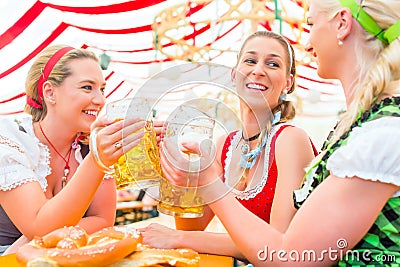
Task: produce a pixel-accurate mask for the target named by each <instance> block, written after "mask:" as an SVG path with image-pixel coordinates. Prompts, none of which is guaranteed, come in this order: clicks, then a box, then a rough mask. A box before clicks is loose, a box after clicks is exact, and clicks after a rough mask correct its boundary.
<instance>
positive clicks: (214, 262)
mask: <svg viewBox="0 0 400 267" xmlns="http://www.w3.org/2000/svg"><path fill="white" fill-rule="evenodd" d="M0 266H1V267H18V263H17V259H16V257H15V254H9V255H6V256H0ZM232 266H233V260H232V258H230V257H224V256H216V255H209V254H200V267H232Z"/></svg>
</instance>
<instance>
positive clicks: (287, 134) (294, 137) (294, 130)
mask: <svg viewBox="0 0 400 267" xmlns="http://www.w3.org/2000/svg"><path fill="white" fill-rule="evenodd" d="M278 126H279V128H277V129H276V131H275V135H276V139H277V142H281V143H282V142H307V143H309V142H310V137H309V135H308V134H307V132H306V131H305V130H304V129H302V128H300V127H297V126H295V125H292V124H288V123H285V124H282V125H278Z"/></svg>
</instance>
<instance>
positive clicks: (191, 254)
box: [109, 245, 200, 267]
mask: <svg viewBox="0 0 400 267" xmlns="http://www.w3.org/2000/svg"><path fill="white" fill-rule="evenodd" d="M199 264H200V255H199V253H197V252H196V251H194V250H192V249H189V248H179V249H158V248H151V247H149V246H147V245H140V246H138V248H137V250H136V252H134V253H132V254H130V255H129V256H127V257H125V258H124V259H122V260H120V261H117V262H115V263H114V264H112V265H111V266H109V267H126V266H129V267H146V266H147V267H148V266H151V267H167V266H175V267H197V266H199Z"/></svg>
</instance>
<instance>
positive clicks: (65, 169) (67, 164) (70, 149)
mask: <svg viewBox="0 0 400 267" xmlns="http://www.w3.org/2000/svg"><path fill="white" fill-rule="evenodd" d="M39 128H40V131H41V132H42V135H43V136H44V138H45V139H46V141H47V143H48V144H49V145H50V146H51V147H52V148H53V149H54V151H55V152H56V153H57V155H58V156H60V158H62V160H63V161H64V162H65V166H64V175H63V177H62V179H61V187H64V186H65V185H66V184H67V177H68V174H69V169H70V167H69V160H70V158H71V152H72V146H71V147H70V148H69V150H68V153H67V155H66V156H65V157H64V156H63V155H61V153H60V152H59V151H58V150H57V149H56V147H55V146H54V145H53V143H52V142H51V141H50V139H49V138H48V137H47V135H46V134H45V133H44V131H43V128H42V125H41V124H40V123H39Z"/></svg>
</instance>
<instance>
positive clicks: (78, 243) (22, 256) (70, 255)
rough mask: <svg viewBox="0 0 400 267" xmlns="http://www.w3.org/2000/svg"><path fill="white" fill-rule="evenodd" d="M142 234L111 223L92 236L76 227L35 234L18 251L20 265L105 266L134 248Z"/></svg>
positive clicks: (53, 266) (59, 266)
mask: <svg viewBox="0 0 400 267" xmlns="http://www.w3.org/2000/svg"><path fill="white" fill-rule="evenodd" d="M140 242H141V235H140V234H139V232H137V231H136V230H135V229H132V228H128V227H123V226H114V227H109V228H104V229H103V230H100V231H98V232H95V233H93V234H92V235H87V234H86V232H85V230H83V229H82V228H80V227H78V226H70V227H64V228H60V229H57V230H55V231H53V232H51V233H49V234H47V235H45V236H43V237H35V238H34V239H33V240H32V241H30V242H29V243H27V244H25V245H23V246H22V247H21V248H19V250H18V251H17V261H18V263H19V264H20V266H28V267H31V266H52V267H55V266H57V267H61V266H63V267H64V266H65V267H72V266H74V267H79V266H89V267H90V266H93V267H94V266H96V267H100V266H108V265H110V264H112V263H114V262H116V261H118V260H120V259H122V258H124V257H126V256H127V255H129V254H131V253H132V252H133V251H135V250H136V248H137V245H138V244H139V243H140Z"/></svg>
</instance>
